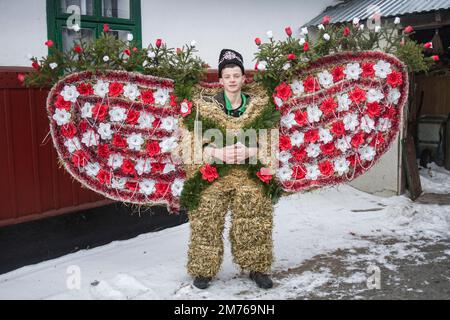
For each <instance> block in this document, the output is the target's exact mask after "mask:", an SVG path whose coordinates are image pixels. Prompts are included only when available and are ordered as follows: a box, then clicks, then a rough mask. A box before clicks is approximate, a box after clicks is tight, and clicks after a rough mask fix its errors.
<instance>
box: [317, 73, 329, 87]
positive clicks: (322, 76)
mask: <svg viewBox="0 0 450 320" xmlns="http://www.w3.org/2000/svg"><path fill="white" fill-rule="evenodd" d="M317 77H318V78H319V83H320V84H321V85H322V87H324V88H329V87H331V86H332V85H333V75H332V74H331V73H330V72H329V71H328V70H325V71H322V72H319V73H318V74H317Z"/></svg>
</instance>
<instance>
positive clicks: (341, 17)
mask: <svg viewBox="0 0 450 320" xmlns="http://www.w3.org/2000/svg"><path fill="white" fill-rule="evenodd" d="M449 8H450V0H419V1H417V0H351V1H347V2H344V3H341V4H338V5H336V6H334V7H332V8H329V9H328V10H326V11H324V12H322V13H321V14H320V15H318V16H317V17H315V18H314V19H312V20H311V21H309V22H308V23H306V24H305V26H314V25H318V24H320V23H322V18H323V17H324V16H330V17H331V23H337V22H348V21H352V20H353V18H355V17H358V18H360V19H361V20H364V19H367V18H368V17H369V16H371V15H372V14H373V13H374V12H377V11H378V12H379V13H380V14H381V16H382V17H392V16H401V15H405V14H408V13H414V12H428V11H435V10H440V9H449ZM374 9H379V10H374Z"/></svg>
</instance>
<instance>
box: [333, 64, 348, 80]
mask: <svg viewBox="0 0 450 320" xmlns="http://www.w3.org/2000/svg"><path fill="white" fill-rule="evenodd" d="M331 74H332V75H333V81H334V82H337V81H340V80H342V79H344V77H345V73H344V67H343V66H336V67H334V68H333V70H331Z"/></svg>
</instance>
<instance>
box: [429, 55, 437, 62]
mask: <svg viewBox="0 0 450 320" xmlns="http://www.w3.org/2000/svg"><path fill="white" fill-rule="evenodd" d="M431 59H433V60H434V61H439V56H436V55H434V56H431Z"/></svg>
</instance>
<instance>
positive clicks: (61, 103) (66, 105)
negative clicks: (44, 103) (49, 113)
mask: <svg viewBox="0 0 450 320" xmlns="http://www.w3.org/2000/svg"><path fill="white" fill-rule="evenodd" d="M55 107H57V108H58V109H65V110H67V111H70V108H71V107H72V102H70V101H65V100H64V98H63V97H62V96H61V95H59V96H58V98H56V102H55Z"/></svg>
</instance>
